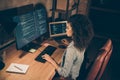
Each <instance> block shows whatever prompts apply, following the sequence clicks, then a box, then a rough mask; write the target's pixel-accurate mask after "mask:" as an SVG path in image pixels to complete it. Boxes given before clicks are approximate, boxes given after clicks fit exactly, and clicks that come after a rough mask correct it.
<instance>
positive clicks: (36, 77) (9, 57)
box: [0, 40, 64, 80]
mask: <svg viewBox="0 0 120 80" xmlns="http://www.w3.org/2000/svg"><path fill="white" fill-rule="evenodd" d="M45 42H47V43H50V44H51V45H53V46H56V47H57V46H58V43H57V42H55V41H54V40H46V41H44V42H43V43H45ZM44 48H45V46H41V47H40V48H39V49H38V50H37V51H36V52H34V53H23V51H21V50H16V47H15V44H13V45H11V46H10V47H9V48H7V49H6V59H5V64H6V66H5V68H4V69H3V70H1V71H0V80H51V79H52V77H53V76H54V74H55V68H54V67H53V66H52V65H51V64H50V63H48V62H46V63H41V62H37V61H35V60H34V59H35V58H36V56H37V55H38V54H39V53H40V52H41V51H42V50H44ZM63 52H64V49H60V48H57V50H56V51H55V52H54V53H53V55H52V57H53V58H54V59H55V61H56V62H58V63H60V61H61V57H62V54H63ZM22 54H26V55H24V56H22V57H21V58H20V56H21V55H22ZM11 63H20V64H27V65H30V67H29V69H28V71H27V73H26V74H17V73H8V72H6V71H5V70H6V69H7V68H8V66H9V65H10V64H11Z"/></svg>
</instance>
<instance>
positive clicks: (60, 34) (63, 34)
mask: <svg viewBox="0 0 120 80" xmlns="http://www.w3.org/2000/svg"><path fill="white" fill-rule="evenodd" d="M60 23H65V24H66V26H67V21H57V22H50V23H49V35H50V37H51V38H52V37H59V36H66V32H64V33H59V34H51V26H50V25H51V24H60Z"/></svg>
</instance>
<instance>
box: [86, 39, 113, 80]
mask: <svg viewBox="0 0 120 80" xmlns="http://www.w3.org/2000/svg"><path fill="white" fill-rule="evenodd" d="M112 49H113V46H112V41H111V39H108V40H107V42H106V43H105V45H104V46H103V47H102V48H101V49H100V50H99V52H98V56H97V57H96V59H95V61H94V62H93V64H92V66H91V68H90V69H89V72H88V74H87V77H86V78H85V80H100V78H101V76H102V74H103V72H104V70H105V68H106V66H107V64H108V61H109V59H110V56H111V53H112Z"/></svg>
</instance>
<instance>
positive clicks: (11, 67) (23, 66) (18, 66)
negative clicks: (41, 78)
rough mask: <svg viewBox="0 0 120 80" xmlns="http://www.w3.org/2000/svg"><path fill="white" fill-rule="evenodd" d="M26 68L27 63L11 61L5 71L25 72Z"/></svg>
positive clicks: (27, 66)
mask: <svg viewBox="0 0 120 80" xmlns="http://www.w3.org/2000/svg"><path fill="white" fill-rule="evenodd" d="M28 68H29V65H26V64H18V63H11V64H10V65H9V67H8V68H7V69H6V71H7V72H14V73H26V72H27V70H28Z"/></svg>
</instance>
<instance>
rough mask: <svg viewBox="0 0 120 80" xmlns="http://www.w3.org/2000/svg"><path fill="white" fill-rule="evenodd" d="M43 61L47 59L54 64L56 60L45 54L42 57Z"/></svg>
mask: <svg viewBox="0 0 120 80" xmlns="http://www.w3.org/2000/svg"><path fill="white" fill-rule="evenodd" d="M42 58H43V59H45V60H46V61H48V62H50V63H52V62H53V61H54V60H53V59H52V58H51V57H50V56H49V55H48V54H44V55H43V56H42Z"/></svg>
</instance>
